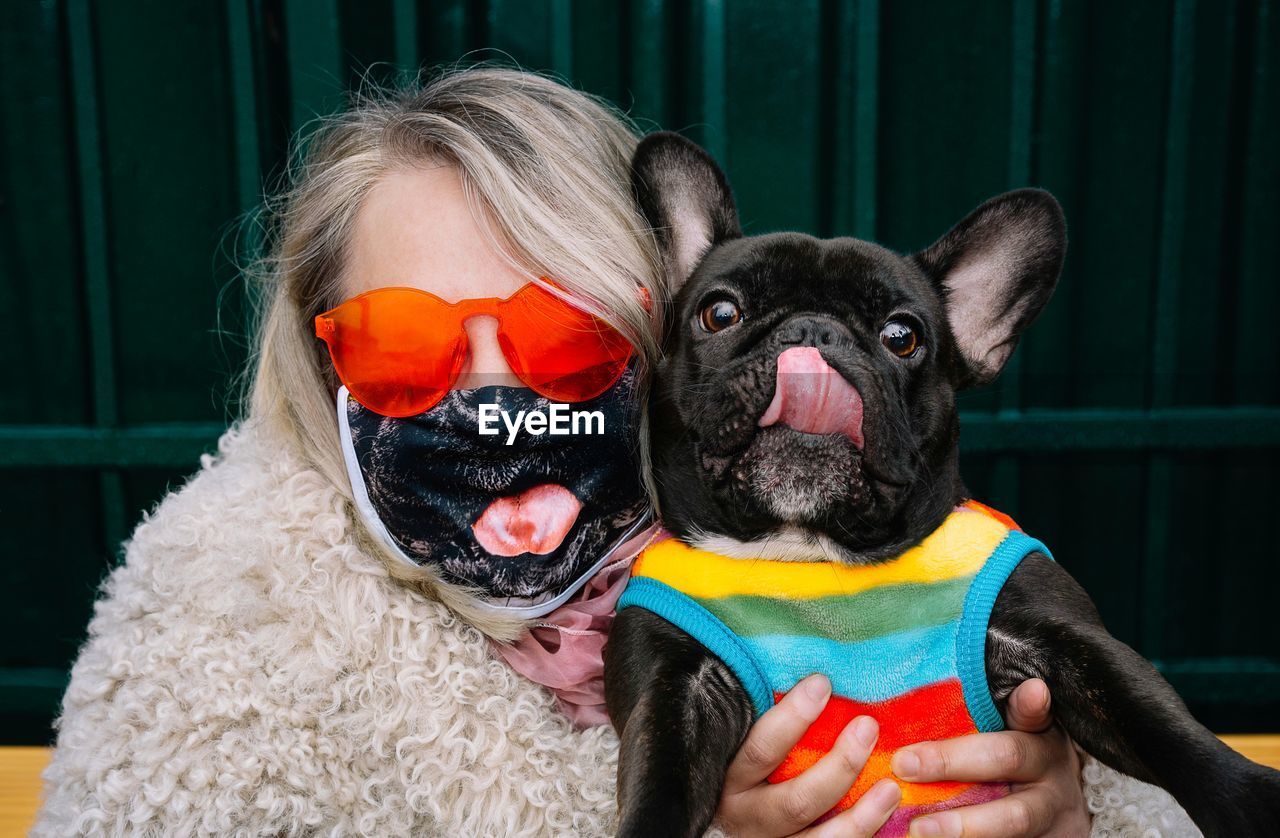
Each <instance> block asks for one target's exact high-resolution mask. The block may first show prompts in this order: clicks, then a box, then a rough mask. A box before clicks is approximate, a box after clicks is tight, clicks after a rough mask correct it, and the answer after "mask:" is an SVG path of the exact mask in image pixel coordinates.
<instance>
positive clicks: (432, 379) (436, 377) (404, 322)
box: [316, 288, 465, 417]
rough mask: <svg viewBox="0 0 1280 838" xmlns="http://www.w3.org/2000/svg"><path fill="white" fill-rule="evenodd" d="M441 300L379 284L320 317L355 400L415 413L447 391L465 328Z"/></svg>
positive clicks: (387, 412)
mask: <svg viewBox="0 0 1280 838" xmlns="http://www.w3.org/2000/svg"><path fill="white" fill-rule="evenodd" d="M448 312H449V308H448V306H447V305H445V303H444V302H443V301H441V300H438V299H436V298H434V297H432V296H430V295H427V294H424V293H422V292H420V291H415V290H413V289H408V288H379V289H378V290H376V291H371V292H369V293H367V294H361V295H360V296H358V297H354V298H352V299H350V300H347V301H346V302H345V303H343V304H342V305H340V306H338V307H337V308H335V309H333V310H332V311H330V312H327V313H325V314H322V315H320V316H319V317H317V318H316V334H317V335H318V336H319V337H321V338H324V340H325V342H326V343H328V344H329V354H330V356H331V357H332V358H333V365H334V368H335V369H336V370H337V371H338V378H340V379H341V380H342V383H343V384H345V385H347V389H348V390H350V391H351V395H353V396H355V398H356V401H358V402H360V403H361V404H363V405H364V406H365V407H367V408H369V409H370V410H374V411H376V412H378V413H381V414H383V415H384V416H395V417H404V416H413V415H416V414H418V413H422V412H423V411H424V410H427V409H429V408H431V407H432V406H434V405H435V404H436V403H437V402H439V401H440V399H441V398H442V397H443V396H444V394H445V393H446V392H448V390H449V388H450V387H451V386H452V384H453V380H454V379H455V378H456V376H457V372H458V369H459V368H460V367H461V361H462V358H463V350H464V346H465V344H464V341H463V334H462V331H461V329H460V328H459V327H458V325H457V324H456V323H455V322H451V321H450V320H449V319H448V318H447V317H445V316H443V315H447V314H448Z"/></svg>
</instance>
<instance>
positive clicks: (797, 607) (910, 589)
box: [617, 500, 1052, 836]
mask: <svg viewBox="0 0 1280 838" xmlns="http://www.w3.org/2000/svg"><path fill="white" fill-rule="evenodd" d="M1033 551H1039V552H1041V553H1043V554H1045V555H1046V556H1050V558H1052V556H1051V554H1050V553H1049V551H1048V549H1047V548H1045V546H1044V545H1043V544H1041V543H1040V542H1039V541H1037V540H1035V539H1033V538H1030V537H1029V536H1027V535H1025V534H1024V533H1023V532H1022V531H1021V529H1020V528H1019V527H1018V525H1017V524H1015V523H1014V522H1013V520H1012V519H1010V518H1009V517H1008V516H1006V515H1003V514H1001V513H999V512H997V511H995V510H993V509H991V508H989V507H987V506H984V505H982V504H980V503H978V502H977V501H972V500H970V501H966V502H965V503H963V504H961V505H960V506H957V507H956V508H955V510H954V511H953V512H952V513H951V514H950V515H949V516H947V518H946V520H944V521H943V522H942V524H941V526H939V527H938V529H936V530H934V531H933V532H932V533H930V534H929V535H928V536H927V537H926V538H925V539H924V540H923V541H922V542H920V543H919V544H918V545H916V546H915V547H912V548H911V549H909V550H907V551H906V552H905V553H903V554H902V555H900V556H898V557H896V558H894V559H890V560H887V561H883V562H880V563H877V564H872V565H860V566H853V565H846V564H841V563H837V562H830V561H825V560H823V561H815V562H792V561H772V560H766V559H754V560H752V559H735V558H728V557H725V556H719V555H716V554H714V553H710V552H707V551H705V550H700V549H697V548H694V547H689V546H688V545H685V544H682V543H681V542H679V541H676V540H675V539H667V540H664V541H661V542H658V543H656V544H653V545H651V546H650V547H648V548H647V549H646V550H645V551H644V552H643V553H642V554H641V555H640V556H639V558H637V559H636V561H635V564H634V565H633V566H632V571H631V574H632V575H631V579H630V581H629V582H628V585H627V589H626V590H625V591H624V592H623V594H622V597H621V598H620V599H619V600H618V606H617V607H618V610H621V609H623V608H627V607H629V606H638V607H641V608H646V609H648V610H650V611H652V612H654V613H655V614H657V615H659V616H661V617H663V618H665V619H666V620H668V621H669V622H671V623H673V624H674V625H676V626H679V627H680V628H681V629H683V630H684V631H686V632H688V633H689V634H690V635H692V636H693V637H694V638H696V639H697V640H699V641H700V642H701V643H702V644H703V645H705V646H706V647H707V648H708V649H710V650H711V651H712V652H713V653H715V654H716V655H717V656H719V657H720V658H721V659H722V660H723V661H724V662H725V663H726V664H727V665H728V666H729V668H730V669H732V670H733V672H734V673H735V674H736V675H737V677H738V680H739V681H741V682H742V686H743V688H744V689H745V690H746V691H747V694H748V695H750V697H751V702H752V704H753V705H754V707H755V714H756V717H757V718H759V716H760V715H761V714H763V713H764V712H765V710H767V709H769V708H770V707H771V706H773V704H774V703H775V702H776V701H777V700H778V699H780V698H781V697H782V696H783V695H785V694H786V693H787V691H788V690H790V689H791V688H792V687H794V686H795V685H796V683H797V682H798V681H800V680H801V679H802V678H804V677H805V676H807V675H809V674H811V673H813V672H823V673H824V674H826V675H827V676H828V677H829V678H830V679H831V685H832V697H831V699H830V701H829V702H828V703H827V706H826V709H825V710H823V712H822V715H821V716H820V717H819V718H818V719H817V721H815V722H814V723H813V725H812V726H810V728H809V730H808V731H807V732H806V733H805V735H804V737H803V738H802V739H801V740H800V742H799V743H798V744H797V745H796V747H795V748H793V749H792V751H791V753H790V754H788V755H787V758H786V760H785V761H784V762H783V763H782V765H780V766H779V767H778V768H777V769H776V770H775V771H774V772H773V774H771V775H770V777H769V780H770V781H771V782H775V783H776V782H781V781H783V780H787V779H790V778H791V777H795V776H796V775H798V774H800V773H801V772H802V771H804V770H805V769H806V768H808V767H809V766H811V765H813V764H814V763H815V762H817V760H818V759H819V757H821V756H822V755H823V754H825V753H827V752H828V751H830V750H831V747H832V745H833V744H834V743H835V739H836V736H837V735H839V733H840V731H841V730H843V729H844V726H845V725H846V724H848V722H850V721H851V720H852V719H853V718H854V717H856V716H859V715H870V716H873V717H875V719H876V721H878V722H879V723H880V738H879V740H878V741H877V742H876V746H875V750H874V751H873V752H872V754H871V757H870V759H869V760H868V761H867V764H866V767H865V768H863V770H862V773H861V775H860V776H859V777H858V780H857V782H856V783H855V784H854V786H853V788H851V789H850V790H849V792H848V793H847V794H846V795H845V796H844V797H843V798H842V799H841V800H840V802H839V803H837V804H836V806H835V807H834V808H832V809H831V811H829V812H827V813H826V815H824V816H823V819H826V818H828V817H831V816H832V815H834V814H835V813H836V812H839V811H841V810H844V809H847V808H849V807H850V806H852V805H853V803H854V801H856V800H857V799H858V798H859V797H861V796H862V794H863V793H864V792H865V791H866V790H867V789H869V788H870V787H871V786H872V785H874V784H875V783H876V782H877V781H878V780H880V779H881V778H883V777H889V776H892V772H891V771H890V770H889V760H890V758H891V757H892V756H893V753H894V752H895V751H896V750H897V749H898V748H901V747H903V746H904V745H909V744H911V743H913V742H921V741H926V740H932V739H945V738H949V737H952V736H959V735H961V734H966V733H977V732H979V731H995V730H1000V729H1002V728H1003V727H1004V721H1003V719H1001V717H1000V714H999V712H998V711H997V710H996V707H995V704H994V703H993V702H992V700H991V694H990V692H989V690H988V687H987V676H986V666H985V658H984V645H985V640H986V634H987V621H988V618H989V616H990V614H991V608H992V606H993V605H994V604H995V600H996V595H997V594H998V593H999V592H1000V589H1001V587H1003V585H1004V583H1005V580H1007V579H1008V578H1009V574H1010V573H1012V572H1013V569H1014V568H1015V567H1017V565H1018V563H1019V562H1020V561H1021V560H1022V559H1023V558H1024V557H1025V556H1026V555H1027V554H1029V553H1031V552H1033ZM899 785H900V786H901V787H902V802H901V803H900V804H899V806H898V810H897V811H896V812H895V813H894V814H893V816H892V817H891V818H890V820H889V822H888V823H886V824H885V825H884V827H883V828H881V830H880V831H879V832H878V833H877V835H879V836H899V835H906V834H907V827H908V826H909V825H910V822H911V819H912V818H915V817H918V816H920V815H923V814H926V813H928V812H934V811H939V810H942V809H951V808H955V807H958V806H967V805H970V804H973V803H981V802H984V801H987V800H994V799H995V798H998V797H1001V796H1003V795H1005V794H1007V793H1008V790H1009V789H1008V786H1007V785H1006V784H1003V783H977V784H975V783H950V782H948V783H907V782H902V781H899Z"/></svg>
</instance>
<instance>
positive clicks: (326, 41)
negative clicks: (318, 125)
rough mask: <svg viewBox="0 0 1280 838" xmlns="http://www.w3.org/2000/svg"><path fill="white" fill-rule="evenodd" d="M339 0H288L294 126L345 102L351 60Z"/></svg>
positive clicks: (287, 18) (288, 50) (287, 16)
mask: <svg viewBox="0 0 1280 838" xmlns="http://www.w3.org/2000/svg"><path fill="white" fill-rule="evenodd" d="M338 2H339V0H285V4H284V25H285V32H286V35H287V42H286V43H287V55H288V60H289V97H290V100H291V103H292V107H291V110H290V112H291V114H292V129H293V131H294V132H297V131H298V130H299V129H300V128H302V127H303V126H305V125H306V124H307V123H308V122H310V121H311V120H313V119H315V117H317V116H322V115H324V114H328V113H332V112H333V111H334V110H335V109H337V108H338V107H340V106H341V104H342V92H343V88H344V86H345V83H346V67H347V63H346V62H345V61H344V60H343V55H342V35H341V32H340V27H339V16H338V8H339V6H338Z"/></svg>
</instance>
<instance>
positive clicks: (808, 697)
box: [715, 675, 902, 838]
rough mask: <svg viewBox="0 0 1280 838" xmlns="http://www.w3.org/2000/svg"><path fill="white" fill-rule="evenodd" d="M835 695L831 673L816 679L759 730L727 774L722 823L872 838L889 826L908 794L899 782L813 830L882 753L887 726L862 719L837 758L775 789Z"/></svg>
mask: <svg viewBox="0 0 1280 838" xmlns="http://www.w3.org/2000/svg"><path fill="white" fill-rule="evenodd" d="M830 697H831V682H830V681H829V680H828V679H827V678H826V676H825V675H810V676H809V677H808V678H805V679H804V680H803V681H801V682H800V683H799V684H797V685H796V688H795V689H793V690H791V691H789V692H788V693H787V694H786V695H785V696H783V698H782V700H781V701H779V702H778V703H777V704H776V705H774V706H773V707H771V708H770V709H769V710H768V711H767V712H765V713H764V715H762V716H761V717H760V718H759V719H758V720H757V721H756V723H755V724H754V725H752V727H751V730H750V732H749V733H748V734H747V738H746V739H745V740H744V741H743V743H742V746H741V747H740V748H739V749H738V752H737V754H736V755H735V756H734V758H733V761H732V762H731V763H730V764H729V771H728V773H727V774H726V775H725V782H724V791H723V792H722V793H721V796H720V806H719V808H718V810H717V811H716V820H715V823H716V825H717V826H719V827H720V828H721V829H722V830H724V831H725V832H726V833H727V834H729V835H732V836H734V838H739V836H743V838H745V836H753V837H754V836H761V838H763V836H768V838H777V836H784V835H796V836H804V838H834V836H843V837H844V838H870V836H871V835H874V834H875V832H876V830H877V829H879V828H880V827H881V826H883V825H884V823H885V821H887V820H888V819H889V816H890V815H892V814H893V811H894V809H896V808H897V807H898V802H899V801H900V800H901V799H902V791H901V789H899V788H898V785H897V784H896V783H894V782H893V781H892V780H881V781H880V782H879V783H876V784H875V785H874V786H872V787H871V788H870V789H869V790H868V791H867V793H866V794H864V795H863V796H862V797H861V798H860V799H859V800H858V802H857V803H856V804H854V805H853V806H852V807H851V808H849V809H846V810H845V811H843V812H841V813H840V814H839V815H837V816H836V817H834V818H832V819H830V820H828V821H825V822H824V823H821V824H817V825H816V826H809V824H811V823H813V821H814V819H815V818H818V817H820V816H821V815H822V814H823V813H824V812H826V811H827V810H829V809H830V808H831V807H832V806H834V805H835V804H836V802H837V801H838V800H839V799H840V798H841V797H843V796H844V795H845V793H846V792H848V791H849V789H850V787H851V786H853V784H854V781H855V780H857V779H858V774H860V773H861V772H862V768H863V766H864V765H865V764H866V761H867V757H869V756H870V755H871V750H872V748H874V747H875V743H876V737H877V736H878V735H879V732H880V729H879V725H877V724H876V722H875V720H874V719H872V718H871V717H870V716H859V717H858V718H856V719H854V720H853V721H851V722H850V723H849V724H848V725H847V726H846V727H845V729H844V730H843V731H842V732H841V734H840V736H839V737H838V738H837V740H836V744H835V746H834V747H833V748H832V749H831V751H830V753H828V754H826V755H825V756H823V757H822V759H820V760H818V762H816V763H815V764H814V765H813V766H812V767H811V768H809V769H808V770H807V771H805V772H804V773H803V774H801V775H800V776H798V777H795V778H792V779H790V780H787V781H785V782H782V783H777V784H773V783H769V782H767V781H766V779H765V778H766V777H768V776H769V774H770V773H771V772H772V771H773V770H774V769H775V768H777V767H778V765H779V764H780V763H781V762H782V760H783V759H784V758H786V756H787V752H788V751H790V750H791V748H792V747H793V746H794V745H795V744H796V743H797V742H799V741H800V737H801V736H803V735H804V732H805V731H806V730H807V729H808V728H809V725H811V724H812V723H813V721H814V720H815V719H817V718H818V714H819V713H821V712H822V708H823V707H825V706H826V704H827V700H828V699H829V698H830Z"/></svg>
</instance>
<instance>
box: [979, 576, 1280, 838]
mask: <svg viewBox="0 0 1280 838" xmlns="http://www.w3.org/2000/svg"><path fill="white" fill-rule="evenodd" d="M986 668H987V677H988V681H989V684H990V687H991V693H992V697H993V698H995V699H996V703H997V706H998V707H1000V709H1002V710H1003V709H1004V701H1005V699H1007V697H1008V695H1009V693H1010V692H1012V690H1013V688H1014V687H1016V686H1017V685H1018V684H1020V683H1021V682H1022V681H1023V680H1025V679H1027V678H1033V677H1035V678H1043V679H1044V680H1045V682H1046V683H1048V685H1049V692H1050V694H1051V696H1052V700H1053V708H1054V715H1055V717H1056V718H1057V719H1058V721H1059V722H1061V723H1062V725H1063V727H1065V728H1066V730H1067V732H1068V733H1069V734H1070V735H1071V737H1072V738H1073V739H1075V741H1076V742H1078V743H1080V745H1081V746H1082V747H1083V748H1084V749H1085V750H1086V751H1088V752H1089V753H1091V754H1093V755H1094V756H1095V757H1097V758H1098V759H1099V760H1101V761H1102V762H1104V763H1106V764H1107V765H1110V766H1111V767H1112V768H1115V769H1116V770H1118V771H1122V772H1124V773H1125V774H1129V775H1130V776H1133V777H1137V778H1138V779H1140V780H1144V781H1146V782H1149V783H1154V784H1156V785H1159V786H1161V787H1163V788H1164V789H1165V790H1166V791H1168V792H1169V793H1170V794H1172V795H1173V796H1174V797H1175V798H1176V799H1177V801H1178V803H1180V804H1181V805H1182V807H1183V808H1184V809H1186V810H1187V814H1189V815H1190V816H1191V819H1192V820H1194V821H1195V822H1196V825H1197V826H1198V827H1200V829H1201V831H1202V832H1204V834H1205V835H1206V836H1209V838H1216V836H1220V835H1231V836H1274V835H1278V834H1280V772H1277V771H1274V770H1272V769H1270V768H1267V767H1265V766H1261V765H1258V764H1256V763H1253V762H1250V761H1249V760H1247V759H1245V758H1244V757H1242V756H1240V754H1238V753H1236V752H1235V751H1233V750H1232V749H1231V748H1229V747H1227V746H1226V745H1225V744H1223V743H1222V741H1221V740H1219V739H1218V738H1217V737H1216V736H1214V735H1213V734H1212V733H1211V732H1210V731H1209V730H1208V729H1206V728H1205V727H1204V725H1202V724H1200V723H1199V722H1197V721H1196V720H1195V718H1194V717H1192V715H1191V713H1190V712H1189V711H1188V710H1187V707H1186V705H1185V704H1183V703H1182V700H1181V699H1180V698H1179V697H1178V694H1177V693H1176V692H1174V690H1173V687H1171V686H1169V683H1168V682H1167V681H1165V679H1164V678H1163V677H1161V675H1160V673H1159V672H1157V671H1156V669H1155V667H1153V666H1152V665H1151V664H1150V663H1148V662H1147V660H1146V659H1144V658H1143V657H1142V656H1141V655H1139V654H1138V653H1137V652H1135V651H1134V650H1133V649H1131V648H1129V647H1128V646H1126V645H1125V644H1123V643H1121V642H1120V641H1119V640H1116V639H1115V638H1114V637H1112V636H1111V635H1110V633H1108V632H1107V630H1106V629H1105V628H1104V627H1103V625H1102V620H1101V619H1100V618H1099V616H1098V612H1097V609H1095V608H1094V606H1093V603H1092V602H1091V601H1090V599H1089V597H1088V595H1087V594H1085V592H1084V591H1083V590H1082V589H1081V588H1080V586H1079V585H1078V584H1076V582H1075V580H1074V579H1072V578H1071V576H1070V575H1069V574H1068V573H1067V572H1066V571H1065V570H1063V569H1062V568H1061V567H1060V566H1059V565H1057V564H1056V563H1054V562H1052V561H1050V560H1049V559H1048V558H1046V557H1044V556H1042V555H1039V554H1032V555H1030V556H1028V557H1027V558H1026V559H1024V560H1023V561H1022V563H1021V564H1020V565H1019V566H1018V567H1017V568H1016V569H1015V570H1014V572H1013V575H1011V576H1010V577H1009V580H1008V581H1007V582H1006V583H1005V586H1004V588H1003V589H1002V590H1001V592H1000V595H999V597H998V598H997V599H996V603H995V607H994V608H993V609H992V612H991V621H990V624H989V627H988V630H987V638H986Z"/></svg>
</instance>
